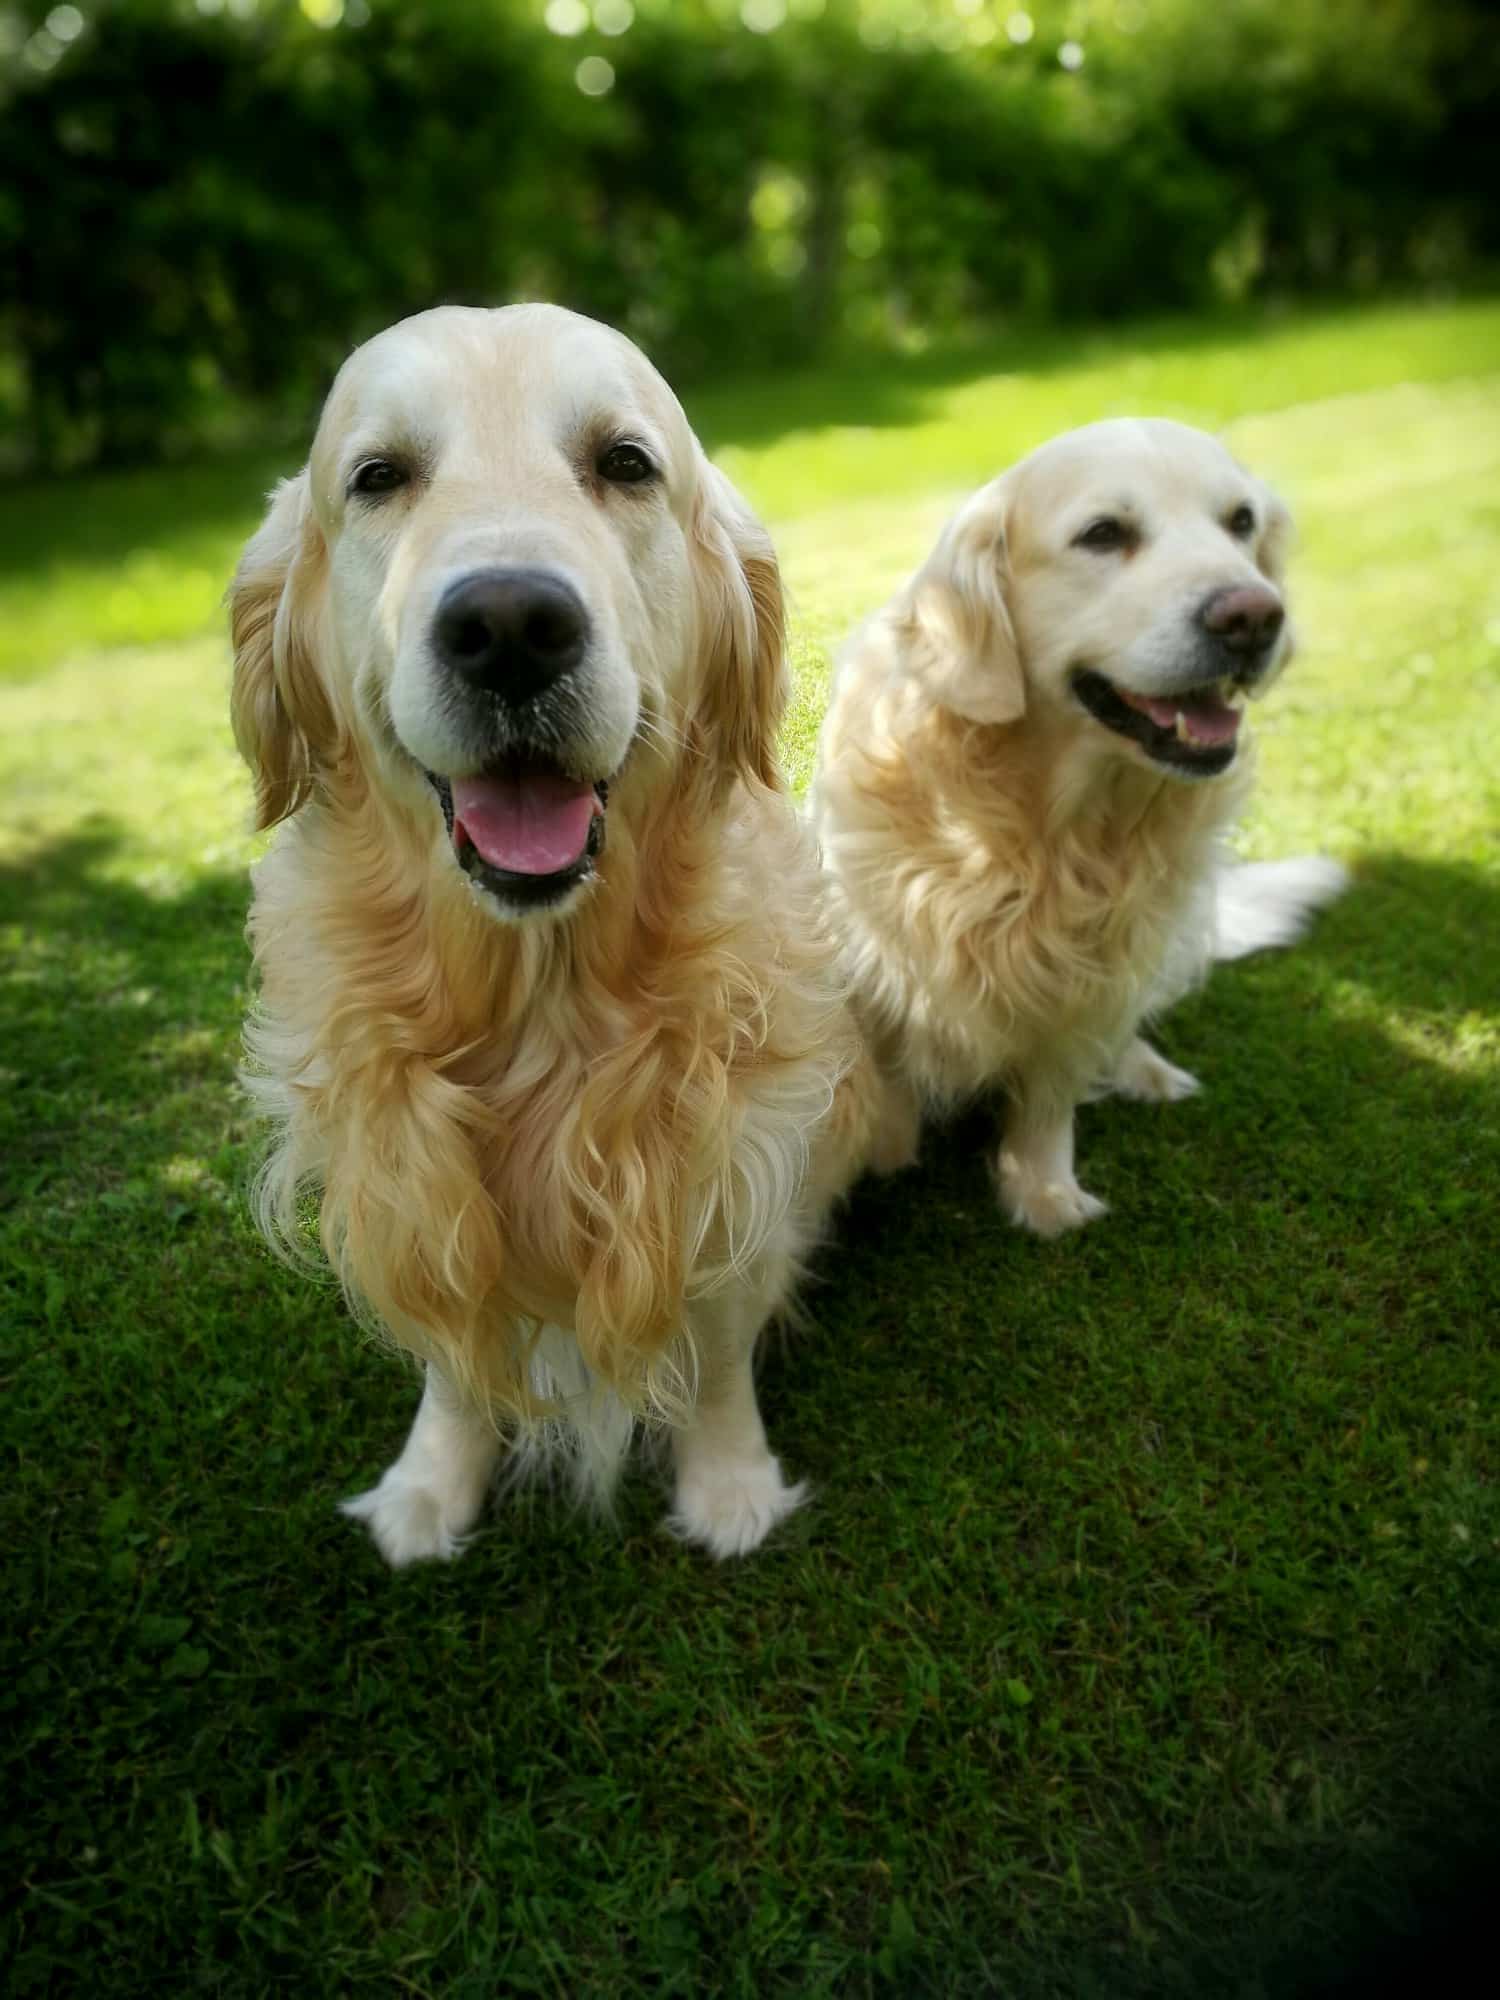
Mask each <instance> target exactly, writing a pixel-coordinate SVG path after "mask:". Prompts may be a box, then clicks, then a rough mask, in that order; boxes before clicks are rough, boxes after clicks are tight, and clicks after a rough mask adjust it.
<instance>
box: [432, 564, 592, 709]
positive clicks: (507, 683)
mask: <svg viewBox="0 0 1500 2000" xmlns="http://www.w3.org/2000/svg"><path fill="white" fill-rule="evenodd" d="M588 637H589V621H588V613H587V612H586V611H585V610H584V608H583V606H582V604H581V603H580V602H579V600H578V593H577V592H576V591H575V590H574V589H573V587H572V585H571V584H568V583H565V582H564V581H563V579H562V578H561V577H560V576H554V575H552V574H551V572H550V571H548V570H544V569H478V570H475V571H473V573H472V574H471V575H469V576H463V577H460V578H459V580H458V581H457V583H452V584H450V585H449V586H448V588H447V590H445V591H444V593H443V596H442V601H441V602H440V603H439V605H438V608H437V616H436V618H435V619H434V620H433V631H432V643H433V649H434V651H435V652H436V653H437V656H438V658H439V659H440V660H441V661H442V663H443V665H444V666H445V667H449V668H451V669H452V671H453V672H454V673H455V674H458V675H459V676H460V677H461V678H462V679H463V680H466V681H468V682H469V684H470V685H471V686H472V687H477V688H484V689H486V690H487V691H488V692H489V693H491V694H496V695H499V696H500V698H501V700H502V701H506V702H515V703H519V702H523V701H529V700H530V699H531V697H532V696H533V695H537V694H540V693H541V692H542V690H543V689H544V688H548V687H551V685H552V683H553V682H554V681H555V680H558V679H560V678H561V677H562V675H564V674H566V673H568V672H570V671H571V670H572V669H573V668H574V667H576V666H577V665H578V662H579V661H580V660H581V659H582V658H583V653H584V648H585V647H586V646H587V644H588Z"/></svg>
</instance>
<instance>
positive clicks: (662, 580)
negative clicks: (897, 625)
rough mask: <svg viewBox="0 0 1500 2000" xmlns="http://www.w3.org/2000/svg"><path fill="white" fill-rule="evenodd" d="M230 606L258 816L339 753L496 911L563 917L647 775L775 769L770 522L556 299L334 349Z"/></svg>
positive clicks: (779, 692)
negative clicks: (312, 430) (611, 823)
mask: <svg viewBox="0 0 1500 2000" xmlns="http://www.w3.org/2000/svg"><path fill="white" fill-rule="evenodd" d="M230 602H231V612H232V623H233V631H234V645H235V681H234V695H233V712H234V723H235V733H236V736H237V739H238V741H239V744H240V747H241V749H242V751H243V752H244V754H245V757H246V758H247V760H248V762H249V763H250V765H251V768H252V770H253V771H254V773H255V779H256V797H257V817H258V823H259V824H260V825H261V826H270V825H272V824H274V823H275V822H276V821H277V820H279V819H283V818H285V817H286V816H287V815H288V814H289V813H292V812H294V811H296V810H297V809H298V808H299V807H300V806H302V805H303V804H304V803H305V802H306V801H307V800H308V799H309V798H310V797H313V796H314V795H315V794H317V793H318V791H319V789H320V788H321V787H324V786H326V785H327V784H328V782H329V780H330V777H331V775H332V774H334V773H336V772H338V771H339V770H340V769H341V768H343V769H347V768H348V767H350V766H351V765H353V766H355V767H357V768H358V769H359V770H360V772H361V774H362V776H363V778H364V780H365V781H366V782H368V783H371V784H375V785H378V786H380V787H382V788H383V789H384V791H385V792H386V793H387V794H388V795H389V796H390V797H391V798H392V800H393V801H394V802H397V803H401V802H404V803H405V805H406V807H407V808H408V809H409V810H410V811H411V812H414V813H415V812H421V813H425V814H427V815H428V816H429V819H430V824H431V827H432V830H433V834H434V845H435V846H436V847H438V848H439V849H440V851H441V854H442V859H443V865H445V866H449V865H451V866H453V867H456V868H459V869H462V870H463V871H464V872H465V874H466V875H467V876H468V878H469V880H470V882H471V884H472V885H473V886H474V888H475V889H476V890H477V891H478V892H479V893H480V895H481V896H482V897H483V899H484V900H485V902H486V904H487V905H488V907H489V908H490V909H491V910H492V911H493V912H494V913H495V914H497V915H499V916H502V917H506V918H521V917H525V916H528V915H532V914H535V913H538V912H547V913H551V914H553V915H556V914H559V913H566V911H568V910H569V909H570V908H571V907H572V905H573V904H574V902H575V901H576V900H577V898H578V895H579V892H580V891H581V890H582V889H583V887H584V885H585V884H586V883H588V882H589V881H590V879H591V878H592V877H593V875H594V872H595V864H596V862H597V861H598V858H599V856H600V854H601V852H602V850H603V846H604V842H605V839H606V828H607V821H608V816H609V814H610V813H611V812H612V811H614V810H615V809H616V806H615V803H614V801H615V800H616V799H617V798H619V797H622V796H623V797H625V798H626V799H627V801H628V800H629V799H630V797H631V796H632V794H642V793H644V792H645V791H648V790H649V789H650V787H651V785H652V784H653V783H657V784H659V783H660V782H662V781H663V778H664V775H665V774H666V773H667V772H668V771H670V770H674V769H675V770H676V771H678V772H679V773H681V772H682V770H683V769H684V767H687V768H689V770H690V773H691V776H692V780H693V782H694V783H697V784H700V785H704V786H707V787H709V788H710V789H716V790H718V791H721V792H722V791H723V790H724V789H725V788H726V787H727V786H729V785H730V784H731V783H732V782H733V781H734V780H735V779H736V778H738V779H742V780H746V781H750V782H755V781H760V782H765V783H774V782H775V765H774V739H775V732H776V728H777V724H778V722H779V720H780V714H781V708H782V704H783V700H784V672H785V668H784V653H783V631H782V604H781V591H780V583H779V579H778V576H777V570H776V564H775V559H774V556H773V554H772V551H771V546H770V543H769V540H768V539H767V537H766V535H765V533H764V531H763V529H761V528H760V526H759V524H758V523H757V522H756V521H755V520H754V518H753V516H752V515H751V514H750V512H749V511H748V509H747V508H746V507H745V505H744V503H743V502H742V501H741V500H740V499H739V497H738V495H737V494H736V493H735V492H734V490H733V488H732V487H731V486H730V485H729V483H728V481H727V480H726V479H725V478H724V477H723V475H722V474H721V473H719V472H717V471H716V470H715V468H714V467H713V466H712V465H710V464H709V462H708V460H707V459H706V458H705V456H704V454H703V452H702V450H701V449H700V447H699V445H698V443H697V440H696V439H695V438H694V436H693V433H692V431H691V430H690V429H689V427H688V423H687V419H686V418H685V416H684V415H683V412H682V409H681V407H680V405H679V404H678V402H677V399H676V398H675V396H674V395H673V394H672V392H671V390H670V389H669V388H668V387H667V385H666V383H665V382H663V380H662V379H661V377H660V376H659V375H658V374H657V373H656V371H655V369H653V368H652V367H651V366H650V364H649V363H648V362H647V361H646V360H645V358H644V356H642V355H641V354H640V353H639V352H638V351H637V350H636V349H635V348H634V347H633V346H632V345H631V344H630V342H629V341H627V340H626V339H624V338H623V336H621V335H619V334H617V333H614V332H612V331H611V330H610V329H608V328H607V327H603V326H600V325H598V324H597V323H596V322H594V321H592V320H587V319H583V318H580V317H579V316H578V315H576V314H574V313H568V312H564V311H561V310H560V309H558V308H556V307H551V306H512V307H506V308H503V309H501V310H497V311H480V310H472V309H468V308H460V307H445V308H441V309H439V310H437V311H433V312H427V313H422V314H419V315H418V316H417V317H416V318H414V319H410V320H406V321H404V322H402V323H401V324H400V325H399V326H396V327H393V328H391V329H390V330H389V331H388V332H386V333H383V334H380V335H379V336H377V337H376V338H375V339H373V340H371V341H370V342H369V343H368V344H367V345H366V346H364V347H362V348H360V349H358V350H357V351H356V352H355V353H354V354H353V355H352V356H351V357H350V359H349V360H348V361H347V362H346V363H345V365H344V367H343V369H342V370H341V371H340V373H339V376H338V379H337V380H336V381H335V383H334V386H333V389H332V391H331V393H330V395H329V397H328V401H327V403H326V405H325V407H324V410H323V415H322V420H321V422H320V423H319V426H318V432H317V437H316V439H315V441H314V444H313V450H312V456H311V458H310V460H309V462H308V465H307V467H306V469H305V470H304V471H303V472H302V473H301V474H299V475H298V477H297V478H295V479H292V480H289V481H288V482H287V483H286V484H285V485H283V486H282V487H281V488H280V489H279V491H278V492H277V493H276V495H275V496H274V497H273V500H272V505H271V509H270V513H269V515H268V517H267V519H266V521H265V523H264V524H263V526H262V527H261V529H260V531H259V533H258V534H257V535H256V536H255V538H254V539H253V541H252V542H251V543H250V545H249V547H248V548H247V549H246V551H245V554H244V556H243V558H242V560H241V563H240V566H239V570H238V572H237V574H236V577H235V581H234V584H233V586H232V588H231V593H230ZM624 809H626V810H628V809H629V806H628V804H627V806H626V807H625V808H624Z"/></svg>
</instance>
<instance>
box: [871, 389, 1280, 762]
mask: <svg viewBox="0 0 1500 2000" xmlns="http://www.w3.org/2000/svg"><path fill="white" fill-rule="evenodd" d="M1289 528H1290V523H1289V520H1288V516H1287V513H1286V510H1285V508H1284V507H1283V506H1282V505H1281V503H1280V501H1279V500H1277V499H1276V497H1275V496H1274V495H1273V494H1272V493H1270V492H1269V491H1268V490H1267V488H1266V487H1264V486H1262V485H1261V484H1260V482H1259V481H1257V480H1255V479H1253V478H1252V477H1251V476H1250V474H1249V473H1247V472H1246V471H1245V470H1244V468H1243V467H1242V466H1240V465H1238V464H1237V463H1236V462H1235V460H1234V459H1233V458H1232V457H1231V456H1230V454H1229V453H1228V452H1227V451H1226V450H1225V449H1224V448H1223V446H1222V445H1220V444H1218V443H1216V442H1215V440H1214V439H1213V438H1211V437H1208V436H1206V435H1205V434H1204V433H1203V432H1201V431H1196V430H1191V429H1189V428H1188V427H1187V426H1186V425H1183V424H1175V423H1167V422H1160V421H1152V422H1125V421H1121V422H1111V423H1101V424H1092V425H1089V426H1088V427H1086V428H1085V429H1083V430H1078V431H1071V432H1069V433H1068V434H1067V435H1065V436H1063V437H1060V438H1057V439H1054V440H1053V442H1052V443H1050V444H1047V445H1044V446H1043V447H1042V448H1041V449H1040V450H1039V451H1037V452H1034V453H1033V454H1032V455H1031V457H1030V458H1027V459H1024V460H1023V461H1022V462H1021V463H1020V464H1019V465H1017V466H1014V467H1012V468H1011V470H1010V471H1008V472H1005V473H1002V474H1001V476H1000V477H999V478H998V479H996V480H994V481H992V482H991V484H990V485H988V486H986V487H984V488H983V489H982V490H981V491H980V492H979V493H977V494H976V495H975V496H974V498H973V499H972V500H970V501H969V502H968V503H967V505H966V506H964V507H963V508H962V509H961V510H960V512H959V513H958V514H957V516H956V517H955V518H954V519H953V520H952V521H951V522H950V523H949V524H948V526H947V527H946V528H945V529H944V531H943V534H942V536H941V538H940V540H939V542H938V545H937V547H936V549H935V550H934V551H933V554H932V556H931V557H930V558H929V560H928V562H927V563H926V565H925V566H924V567H923V569H922V570H921V572H920V573H919V574H918V576H917V577H916V578H915V579H914V581H913V583H912V585H911V586H910V589H909V591H908V593H907V595H906V598H905V601H904V603H903V604H902V606H901V607H900V610H899V613H898V616H899V617H900V619H901V620H902V622H903V624H904V628H905V634H906V640H907V656H908V658H909V659H911V660H912V661H913V663H914V664H915V666H916V667H917V670H918V671H919V672H921V673H922V674H923V675H924V676H925V678H926V680H927V683H928V686H929V688H930V690H931V693H932V695H933V698H934V699H935V700H936V701H938V702H939V703H940V704H941V705H943V706H945V707H948V708H951V709H954V710H956V711H957V712H958V713H960V714H963V715H966V716H968V717H970V718H971V719H973V720H974V721H978V722H993V723H1008V722H1016V721H1018V720H1019V719H1020V718H1021V717H1022V716H1023V715H1026V714H1035V715H1037V716H1038V717H1039V718H1040V719H1042V720H1047V719H1049V718H1050V719H1052V720H1055V721H1060V722H1063V723H1067V722H1068V721H1069V719H1070V718H1071V719H1072V720H1073V721H1076V722H1078V723H1079V724H1081V725H1084V726H1085V727H1087V729H1088V731H1089V735H1088V739H1087V741H1088V747H1089V748H1091V749H1093V750H1096V751H1098V752H1099V753H1100V754H1101V755H1111V756H1113V755H1118V756H1124V757H1127V758H1131V759H1133V760H1135V761H1137V762H1142V763H1145V764H1148V765H1150V766H1151V767H1153V768H1155V769H1158V770H1161V771H1165V772H1167V773H1169V774H1171V775H1172V776H1174V777H1179V778H1211V777H1217V776H1218V775H1219V774H1220V773H1222V772H1224V771H1227V770H1228V769H1229V767H1230V765H1231V764H1232V763H1233V762H1234V759H1235V755H1236V752H1237V747H1238V738H1239V727H1240V706H1239V704H1240V702H1241V700H1242V699H1243V698H1244V697H1246V696H1254V695H1258V694H1260V693H1263V692H1264V691H1265V689H1266V688H1267V687H1268V686H1269V685H1270V683H1271V681H1272V680H1273V679H1274V677H1275V676H1276V674H1277V673H1278V672H1279V671H1280V669H1281V667H1282V666H1283V665H1284V664H1285V662H1286V661H1287V659H1288V658H1289V657H1290V653H1291V633H1290V628H1289V626H1288V624H1287V620H1286V614H1285V606H1284V603H1283V599H1282V591H1281V576H1282V569H1283V562H1284V557H1285V550H1286V544H1287V540H1288V537H1289Z"/></svg>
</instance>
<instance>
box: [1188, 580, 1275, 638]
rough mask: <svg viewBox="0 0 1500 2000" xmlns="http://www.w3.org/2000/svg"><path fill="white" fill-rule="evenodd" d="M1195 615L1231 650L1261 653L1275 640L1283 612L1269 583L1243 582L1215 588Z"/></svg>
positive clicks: (1208, 630) (1206, 629) (1205, 627)
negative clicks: (1219, 588) (1218, 588)
mask: <svg viewBox="0 0 1500 2000" xmlns="http://www.w3.org/2000/svg"><path fill="white" fill-rule="evenodd" d="M1198 617H1199V620H1200V622H1201V624H1202V626H1203V629H1204V631H1205V632H1209V633H1211V634H1212V635H1213V637H1214V638H1216V639H1217V640H1218V641H1219V643H1220V645H1221V646H1227V647H1228V649H1229V651H1230V652H1231V653H1263V652H1265V651H1267V650H1268V649H1269V647H1270V646H1271V645H1272V644H1273V643H1274V641H1275V638H1276V635H1277V633H1278V632H1279V631H1280V630H1281V627H1282V623H1283V621H1284V620H1285V618H1286V612H1285V611H1284V610H1283V609H1282V604H1281V599H1280V598H1279V597H1278V596H1277V595H1276V593H1275V591H1274V590H1272V589H1271V587H1270V585H1269V584H1265V583H1245V584H1236V585H1235V586H1234V587H1233V588H1232V589H1230V590H1216V591H1215V592H1214V594H1213V596H1212V597H1210V598H1209V600H1208V602H1207V603H1206V604H1205V605H1204V606H1203V609H1202V610H1201V611H1200V612H1199V613H1198Z"/></svg>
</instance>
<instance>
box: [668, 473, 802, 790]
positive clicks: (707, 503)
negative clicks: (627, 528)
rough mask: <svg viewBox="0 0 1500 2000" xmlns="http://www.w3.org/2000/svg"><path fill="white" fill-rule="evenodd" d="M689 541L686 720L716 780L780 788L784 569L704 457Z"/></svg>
mask: <svg viewBox="0 0 1500 2000" xmlns="http://www.w3.org/2000/svg"><path fill="white" fill-rule="evenodd" d="M691 535H692V544H693V558H694V568H695V570H696V572H697V576H698V594H699V603H700V616H701V619H702V632H703V641H702V647H701V659H702V665H701V670H700V671H701V674H702V681H701V685H700V687H699V688H698V690H697V691H696V695H695V698H694V708H693V720H694V721H695V722H696V724H697V726H698V729H699V731H700V733H701V735H702V737H703V738H704V740H705V745H706V748H707V750H708V754H709V757H710V759H711V761H712V763H713V766H714V769H715V771H716V772H717V773H719V774H720V775H721V776H723V777H728V776H729V775H731V774H738V775H740V776H743V777H749V778H757V779H759V780H760V782H761V783H762V784H766V785H777V784H779V783H780V777H779V774H778V767H777V763H776V732H777V731H778V729H779V728H780V727H781V717H782V712H783V711H784V709H785V707H786V698H787V688H788V682H787V669H786V610H785V606H784V604H783V601H782V595H781V571H780V569H779V568H778V567H777V563H776V551H775V549H774V548H773V547H772V546H771V538H770V536H769V535H768V534H767V533H766V531H765V529H764V528H763V527H762V526H761V524H760V522H759V521H758V520H757V519H756V518H755V516H754V514H752V513H751V511H750V509H749V507H748V506H747V505H746V503H745V501H744V500H742V499H741V498H740V496H739V494H738V493H737V492H736V491H735V489H734V487H733V486H732V485H731V484H730V482H729V481H728V480H727V479H726V478H725V477H724V474H723V473H722V472H720V471H719V469H718V467H717V466H715V465H711V464H710V463H709V461H708V459H707V458H706V457H704V456H703V455H702V454H700V455H699V463H698V500H697V506H696V509H695V511H694V515H693V522H692V529H691Z"/></svg>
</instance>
